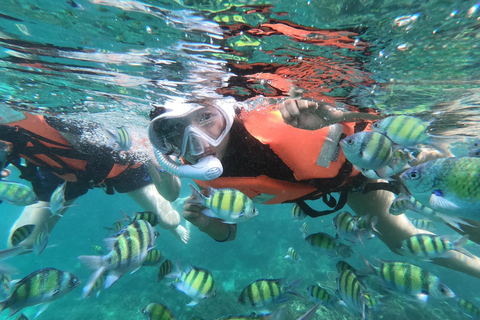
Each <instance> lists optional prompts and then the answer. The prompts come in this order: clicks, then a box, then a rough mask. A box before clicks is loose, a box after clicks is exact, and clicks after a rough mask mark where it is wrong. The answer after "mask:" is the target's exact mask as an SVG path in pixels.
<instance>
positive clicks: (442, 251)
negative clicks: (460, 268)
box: [398, 234, 472, 261]
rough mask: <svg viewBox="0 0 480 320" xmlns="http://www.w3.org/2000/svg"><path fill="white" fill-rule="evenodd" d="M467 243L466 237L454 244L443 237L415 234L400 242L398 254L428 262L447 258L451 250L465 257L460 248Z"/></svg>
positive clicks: (463, 251) (464, 251)
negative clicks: (459, 252)
mask: <svg viewBox="0 0 480 320" xmlns="http://www.w3.org/2000/svg"><path fill="white" fill-rule="evenodd" d="M467 241H468V236H464V237H462V238H460V239H458V240H457V241H455V242H450V241H448V240H447V239H446V238H445V237H441V236H436V235H433V234H415V235H413V236H411V237H409V238H407V239H405V240H403V241H402V242H400V248H399V250H398V251H399V252H400V253H401V254H402V255H404V256H407V257H415V258H418V259H422V260H427V261H430V260H431V259H435V258H447V257H449V256H451V254H452V250H457V251H460V249H462V250H461V252H462V253H465V254H467V255H470V256H472V255H471V254H470V253H468V252H466V250H464V249H463V248H462V247H461V246H462V245H463V244H465V243H466V242H467Z"/></svg>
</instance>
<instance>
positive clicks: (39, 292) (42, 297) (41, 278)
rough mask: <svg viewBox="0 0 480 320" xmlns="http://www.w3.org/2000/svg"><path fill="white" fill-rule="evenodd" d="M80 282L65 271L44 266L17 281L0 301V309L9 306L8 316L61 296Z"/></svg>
mask: <svg viewBox="0 0 480 320" xmlns="http://www.w3.org/2000/svg"><path fill="white" fill-rule="evenodd" d="M79 284H80V280H78V278H77V277H76V276H75V275H74V274H72V273H70V272H66V271H61V270H58V269H54V268H44V269H40V270H37V271H34V272H32V273H31V274H29V275H28V276H26V277H25V278H23V279H21V280H20V281H19V282H17V283H16V284H15V285H14V287H13V292H12V294H11V295H10V297H9V298H8V299H6V300H3V301H2V302H0V310H1V311H3V310H5V309H7V308H10V317H11V316H12V315H14V314H15V313H17V312H18V311H20V310H21V309H23V308H26V307H29V306H33V305H37V304H40V303H46V302H50V301H53V300H56V299H58V298H61V297H63V296H64V295H66V294H67V293H69V292H70V291H72V290H73V289H74V288H75V287H77V286H78V285H79Z"/></svg>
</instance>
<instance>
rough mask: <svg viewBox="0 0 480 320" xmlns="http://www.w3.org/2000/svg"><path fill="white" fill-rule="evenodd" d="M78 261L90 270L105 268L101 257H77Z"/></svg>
mask: <svg viewBox="0 0 480 320" xmlns="http://www.w3.org/2000/svg"><path fill="white" fill-rule="evenodd" d="M78 260H80V262H81V263H82V264H83V265H84V266H85V267H87V268H89V269H90V270H98V269H100V268H101V267H103V266H105V262H104V258H103V256H79V257H78Z"/></svg>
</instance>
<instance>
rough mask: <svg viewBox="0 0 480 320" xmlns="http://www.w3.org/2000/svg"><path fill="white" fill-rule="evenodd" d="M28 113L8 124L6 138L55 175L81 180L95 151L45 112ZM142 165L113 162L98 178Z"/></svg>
mask: <svg viewBox="0 0 480 320" xmlns="http://www.w3.org/2000/svg"><path fill="white" fill-rule="evenodd" d="M24 115H25V119H23V120H19V121H15V122H11V123H8V124H7V125H6V126H7V127H10V128H9V129H10V131H7V132H4V133H3V135H5V136H2V139H4V140H7V141H10V142H12V143H13V145H14V152H15V153H16V154H17V155H19V156H20V157H22V158H24V159H26V160H28V161H29V162H31V163H33V164H35V165H37V166H40V167H48V168H49V169H51V171H52V172H53V173H54V174H55V175H57V176H59V177H60V178H62V179H64V180H66V181H71V182H74V181H78V178H79V175H82V174H83V173H85V172H86V171H87V170H88V169H87V165H88V163H89V161H91V160H92V158H93V157H95V155H91V154H85V153H83V152H79V151H77V150H75V149H74V148H73V146H72V145H71V143H70V142H69V141H68V140H66V139H65V138H64V137H63V136H62V135H61V134H60V133H59V132H58V131H57V130H56V129H55V128H53V127H51V126H50V125H49V124H48V123H47V122H46V121H45V118H44V117H43V116H40V115H35V114H29V113H24ZM3 131H4V130H2V132H3ZM0 134H1V133H0ZM140 165H141V164H140V163H126V164H119V163H113V165H112V166H110V167H108V168H106V170H105V172H104V173H102V174H101V175H102V178H103V179H102V178H100V179H97V180H96V181H94V182H95V183H98V184H100V183H102V182H103V180H104V179H107V178H113V177H116V176H118V175H119V174H120V173H122V172H123V171H125V170H126V169H127V168H129V167H138V166H140ZM25 178H26V179H28V177H25Z"/></svg>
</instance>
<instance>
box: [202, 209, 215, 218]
mask: <svg viewBox="0 0 480 320" xmlns="http://www.w3.org/2000/svg"><path fill="white" fill-rule="evenodd" d="M201 212H202V213H203V214H204V215H206V216H207V217H210V218H218V217H217V216H215V214H214V213H213V211H212V210H210V209H208V208H205V209H203V210H202V211H201Z"/></svg>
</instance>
